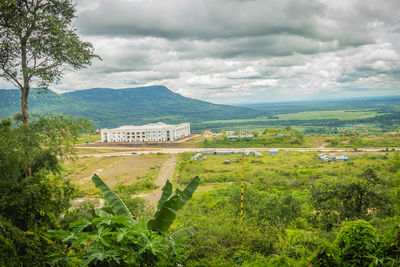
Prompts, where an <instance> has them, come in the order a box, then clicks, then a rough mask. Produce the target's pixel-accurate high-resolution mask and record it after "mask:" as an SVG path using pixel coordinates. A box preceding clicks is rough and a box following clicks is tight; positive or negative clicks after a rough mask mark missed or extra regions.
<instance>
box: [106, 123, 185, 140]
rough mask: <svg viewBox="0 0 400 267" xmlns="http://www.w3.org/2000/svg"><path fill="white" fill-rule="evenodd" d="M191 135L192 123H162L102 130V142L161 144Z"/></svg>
mask: <svg viewBox="0 0 400 267" xmlns="http://www.w3.org/2000/svg"><path fill="white" fill-rule="evenodd" d="M189 135H190V123H181V124H178V125H167V124H165V123H162V122H158V123H151V124H146V125H141V126H133V125H125V126H121V127H119V128H115V129H101V142H161V141H175V140H178V139H181V138H183V137H186V136H189Z"/></svg>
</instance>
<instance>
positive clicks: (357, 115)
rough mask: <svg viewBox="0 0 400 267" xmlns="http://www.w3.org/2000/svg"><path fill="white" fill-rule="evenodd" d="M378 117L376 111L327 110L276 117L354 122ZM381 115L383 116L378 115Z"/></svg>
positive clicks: (281, 118)
mask: <svg viewBox="0 0 400 267" xmlns="http://www.w3.org/2000/svg"><path fill="white" fill-rule="evenodd" d="M376 115H378V113H377V112H376V111H373V110H368V109H359V110H329V111H305V112H297V113H288V114H281V115H278V117H279V119H280V120H328V119H338V120H356V119H366V118H372V117H374V116H376ZM379 115H383V114H379Z"/></svg>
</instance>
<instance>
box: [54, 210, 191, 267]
mask: <svg viewBox="0 0 400 267" xmlns="http://www.w3.org/2000/svg"><path fill="white" fill-rule="evenodd" d="M70 227H71V228H70V230H68V231H66V230H58V231H52V232H51V235H52V236H53V237H55V238H58V239H61V240H62V241H63V242H65V243H67V244H69V246H68V248H67V249H66V251H64V253H63V254H56V255H53V259H54V261H53V264H55V263H58V264H66V263H67V262H68V261H74V262H79V263H80V264H81V266H88V265H90V266H104V265H107V266H115V265H129V266H154V265H160V266H162V265H163V264H166V263H167V262H169V261H170V259H171V258H174V257H176V255H177V254H178V253H179V252H180V251H181V249H182V248H183V247H184V243H182V242H179V241H173V240H172V239H171V238H169V237H168V236H164V235H159V234H157V233H156V232H154V231H151V230H148V229H147V227H146V220H145V219H144V218H140V219H139V220H138V221H132V220H131V219H130V217H127V216H122V215H107V216H101V217H97V218H95V219H93V220H92V221H88V220H80V221H76V222H74V223H71V224H70Z"/></svg>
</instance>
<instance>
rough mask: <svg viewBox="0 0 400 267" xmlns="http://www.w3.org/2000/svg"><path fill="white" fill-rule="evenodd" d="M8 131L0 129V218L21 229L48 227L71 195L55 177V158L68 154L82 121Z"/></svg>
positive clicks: (39, 121)
mask: <svg viewBox="0 0 400 267" xmlns="http://www.w3.org/2000/svg"><path fill="white" fill-rule="evenodd" d="M10 126H11V124H10V121H3V122H2V123H1V125H0V175H1V179H0V214H1V215H2V216H4V217H6V218H9V219H10V220H11V221H12V223H13V224H14V225H15V226H17V227H21V229H29V228H32V227H33V226H34V225H44V226H45V225H47V226H49V225H52V224H53V222H54V220H55V218H57V216H59V214H61V213H62V212H63V211H64V210H65V209H66V208H68V207H69V205H70V204H69V199H70V197H71V196H72V193H73V189H72V186H71V185H70V184H69V183H68V181H66V180H64V179H62V177H61V176H60V174H59V172H60V170H61V166H60V164H59V159H60V158H61V159H62V158H65V157H67V155H68V154H69V153H70V152H71V151H72V149H73V148H72V144H73V142H74V140H76V138H77V136H78V134H79V133H80V131H81V130H82V129H84V127H85V124H84V121H82V120H75V119H73V118H71V117H68V118H64V117H61V116H53V117H48V118H42V117H38V118H35V119H34V120H33V121H32V122H31V124H29V125H20V126H19V127H16V128H11V127H10ZM67 153H68V154H67Z"/></svg>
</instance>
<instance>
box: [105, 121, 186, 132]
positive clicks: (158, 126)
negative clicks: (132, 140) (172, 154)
mask: <svg viewBox="0 0 400 267" xmlns="http://www.w3.org/2000/svg"><path fill="white" fill-rule="evenodd" d="M181 124H182V123H181ZM178 125H179V124H176V125H169V124H165V123H163V122H157V123H149V124H145V125H138V126H135V125H123V126H120V127H118V128H115V130H144V129H146V130H148V129H154V130H156V129H163V128H169V127H174V126H178ZM108 130H111V129H108Z"/></svg>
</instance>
